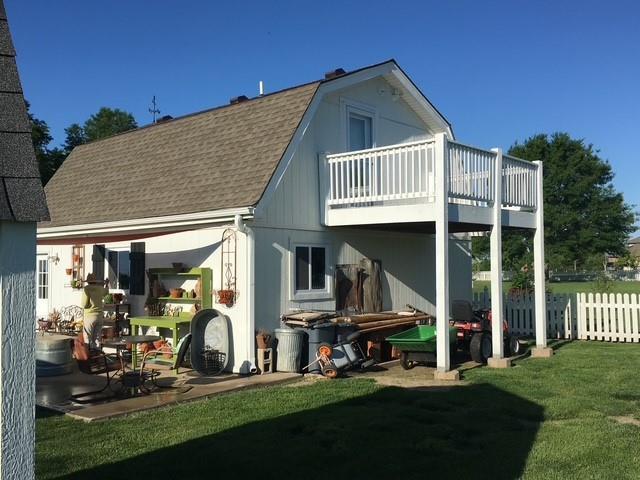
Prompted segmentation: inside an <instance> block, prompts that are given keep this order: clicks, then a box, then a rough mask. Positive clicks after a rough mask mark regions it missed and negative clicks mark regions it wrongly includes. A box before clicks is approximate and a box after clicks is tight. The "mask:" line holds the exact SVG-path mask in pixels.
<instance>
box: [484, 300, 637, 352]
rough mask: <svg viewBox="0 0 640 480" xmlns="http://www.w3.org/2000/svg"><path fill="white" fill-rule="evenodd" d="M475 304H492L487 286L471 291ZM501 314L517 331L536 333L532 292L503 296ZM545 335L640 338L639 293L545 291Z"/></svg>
mask: <svg viewBox="0 0 640 480" xmlns="http://www.w3.org/2000/svg"><path fill="white" fill-rule="evenodd" d="M473 303H474V307H475V308H491V298H490V296H489V293H488V291H487V290H485V291H484V292H481V293H474V298H473ZM504 315H505V319H506V321H507V323H508V324H509V329H510V330H511V331H512V332H513V333H514V334H516V335H520V336H534V335H535V306H534V299H533V295H529V294H526V295H508V294H505V297H504ZM547 336H548V337H550V338H566V339H581V340H606V341H617V342H634V343H638V342H640V296H639V295H637V294H627V293H625V294H620V293H618V294H613V293H611V294H608V293H602V294H601V293H596V294H593V293H577V294H564V295H553V294H547Z"/></svg>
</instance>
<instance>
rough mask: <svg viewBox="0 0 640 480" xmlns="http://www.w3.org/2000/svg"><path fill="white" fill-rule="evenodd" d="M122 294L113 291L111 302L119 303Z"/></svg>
mask: <svg viewBox="0 0 640 480" xmlns="http://www.w3.org/2000/svg"><path fill="white" fill-rule="evenodd" d="M123 298H124V295H123V294H122V293H114V294H113V303H121V302H122V299H123Z"/></svg>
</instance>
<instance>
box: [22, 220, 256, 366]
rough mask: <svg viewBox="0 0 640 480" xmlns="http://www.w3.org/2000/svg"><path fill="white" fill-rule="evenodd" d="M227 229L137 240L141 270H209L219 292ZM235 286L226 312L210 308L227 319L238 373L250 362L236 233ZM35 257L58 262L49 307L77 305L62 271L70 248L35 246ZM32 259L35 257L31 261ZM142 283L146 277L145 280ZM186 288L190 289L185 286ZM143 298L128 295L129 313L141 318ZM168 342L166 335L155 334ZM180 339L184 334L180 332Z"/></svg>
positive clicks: (242, 250)
mask: <svg viewBox="0 0 640 480" xmlns="http://www.w3.org/2000/svg"><path fill="white" fill-rule="evenodd" d="M225 228H227V227H226V226H222V227H212V228H205V229H200V230H192V231H187V232H181V233H174V234H169V235H160V236H156V237H149V238H145V239H141V240H136V241H140V242H145V268H146V269H149V268H167V267H171V263H172V262H182V263H184V264H185V265H187V266H189V267H209V268H211V269H212V271H213V288H214V289H215V290H218V289H220V288H221V277H220V275H221V271H220V269H221V265H220V264H221V261H220V240H221V237H222V232H223V231H224V230H225ZM237 241H238V245H237V282H238V291H239V295H238V299H237V302H236V304H235V305H233V306H232V307H231V308H227V307H226V306H225V305H220V304H216V303H215V298H214V299H213V308H215V309H217V310H220V311H221V312H223V313H224V314H225V315H227V316H228V317H229V319H230V330H231V341H232V343H233V349H232V353H231V358H230V363H229V365H230V366H231V367H232V368H233V371H234V372H239V371H240V369H241V367H242V368H246V366H247V365H246V363H245V362H247V361H249V360H250V359H251V358H253V352H248V342H247V338H249V337H248V336H249V335H251V336H253V333H252V332H249V324H248V321H247V319H246V316H247V315H246V308H247V305H246V300H247V292H245V288H244V285H245V282H246V279H247V277H246V236H245V235H244V234H241V233H237ZM130 243H131V242H129V241H126V242H112V243H104V245H105V247H106V248H107V249H109V248H114V247H127V248H128V247H129V246H130ZM92 250H93V244H87V245H85V262H86V265H85V275H86V274H87V273H89V272H91V270H92V268H93V264H92V262H91V254H92ZM38 252H39V253H47V254H49V255H55V254H58V256H59V257H60V262H59V263H58V265H55V264H51V265H50V267H51V273H50V275H51V289H50V295H51V306H52V308H57V309H59V308H60V307H63V306H66V305H79V304H80V301H81V296H82V291H81V290H76V289H73V288H71V287H69V286H68V285H69V277H67V275H66V273H65V268H68V267H69V266H70V264H71V245H51V246H43V245H41V246H38ZM34 258H35V257H34ZM145 282H146V277H145ZM168 282H169V281H167V282H165V283H166V285H165V286H166V287H167V288H169V287H170V286H171V285H169V284H168ZM175 286H178V285H177V284H176V285H175ZM186 286H187V288H192V286H189V285H186ZM145 291H146V292H148V291H149V287H148V285H146V284H145ZM146 298H147V296H146V294H145V295H131V296H128V301H129V303H131V311H132V312H133V314H134V316H135V315H144V302H145V300H146ZM183 307H185V309H188V308H190V305H189V304H184V305H183ZM159 333H161V334H163V335H166V336H167V337H168V338H170V334H169V332H165V331H162V332H159ZM180 333H181V335H182V334H185V333H187V331H186V330H185V331H181V332H180Z"/></svg>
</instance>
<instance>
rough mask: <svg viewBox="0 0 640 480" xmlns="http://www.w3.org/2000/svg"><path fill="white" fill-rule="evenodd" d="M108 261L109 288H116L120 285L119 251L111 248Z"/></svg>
mask: <svg viewBox="0 0 640 480" xmlns="http://www.w3.org/2000/svg"><path fill="white" fill-rule="evenodd" d="M107 263H108V264H109V268H108V272H107V275H108V276H107V278H108V279H109V288H116V287H117V285H118V277H117V275H116V273H117V272H118V252H113V251H111V250H109V252H108V253H107Z"/></svg>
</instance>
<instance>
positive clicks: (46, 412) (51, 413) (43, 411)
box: [36, 405, 64, 419]
mask: <svg viewBox="0 0 640 480" xmlns="http://www.w3.org/2000/svg"><path fill="white" fill-rule="evenodd" d="M61 415H64V413H62V412H57V411H56V410H51V409H49V408H44V407H40V406H38V405H36V419H40V418H48V417H59V416H61Z"/></svg>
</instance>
